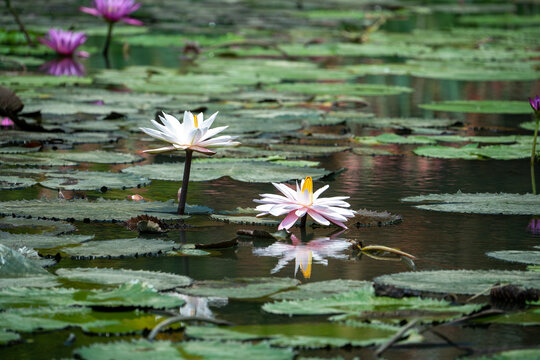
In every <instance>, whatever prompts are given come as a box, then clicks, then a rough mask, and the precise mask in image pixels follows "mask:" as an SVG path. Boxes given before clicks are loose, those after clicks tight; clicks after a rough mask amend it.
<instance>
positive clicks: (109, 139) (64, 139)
mask: <svg viewBox="0 0 540 360" xmlns="http://www.w3.org/2000/svg"><path fill="white" fill-rule="evenodd" d="M122 137H123V136H122V135H119V134H111V133H97V132H77V133H72V134H69V133H50V132H28V131H17V130H10V131H3V132H0V143H4V142H5V143H6V144H23V143H26V142H28V141H41V142H44V143H58V142H61V143H63V144H106V143H113V142H116V141H118V139H120V138H122Z"/></svg>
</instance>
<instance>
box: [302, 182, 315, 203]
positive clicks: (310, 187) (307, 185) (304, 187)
mask: <svg viewBox="0 0 540 360" xmlns="http://www.w3.org/2000/svg"><path fill="white" fill-rule="evenodd" d="M306 190H307V191H308V192H309V203H310V204H313V179H312V178H311V176H308V177H306V179H305V180H304V185H302V194H303V193H304V191H306Z"/></svg>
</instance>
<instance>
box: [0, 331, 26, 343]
mask: <svg viewBox="0 0 540 360" xmlns="http://www.w3.org/2000/svg"><path fill="white" fill-rule="evenodd" d="M20 339H21V336H20V335H19V334H17V333H14V332H11V331H6V330H0V345H5V344H9V343H12V342H15V341H18V340H20Z"/></svg>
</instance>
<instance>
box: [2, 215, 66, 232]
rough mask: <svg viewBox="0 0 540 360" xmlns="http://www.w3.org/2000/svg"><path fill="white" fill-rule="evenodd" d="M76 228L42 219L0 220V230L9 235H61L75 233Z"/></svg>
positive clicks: (7, 218)
mask: <svg viewBox="0 0 540 360" xmlns="http://www.w3.org/2000/svg"><path fill="white" fill-rule="evenodd" d="M76 229H77V228H76V227H75V226H73V225H72V224H70V223H67V222H63V221H52V220H42V219H25V218H16V217H11V216H9V217H4V218H1V219H0V230H7V231H8V232H10V233H12V234H13V233H17V234H19V233H28V234H30V233H32V234H37V233H38V234H41V235H50V236H54V235H61V234H67V233H70V232H73V231H75V230H76Z"/></svg>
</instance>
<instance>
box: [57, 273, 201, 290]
mask: <svg viewBox="0 0 540 360" xmlns="http://www.w3.org/2000/svg"><path fill="white" fill-rule="evenodd" d="M56 275H58V276H59V277H61V278H65V279H69V280H71V281H80V282H86V283H92V284H104V285H120V284H123V283H127V282H130V281H133V280H138V281H140V282H145V283H147V284H149V285H151V286H152V287H153V288H155V289H157V290H169V289H173V288H175V287H185V286H189V285H191V283H192V282H193V280H191V279H190V278H189V277H187V276H182V275H176V274H170V273H162V272H157V271H143V270H127V269H111V268H70V269H67V268H66V269H58V270H56Z"/></svg>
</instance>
